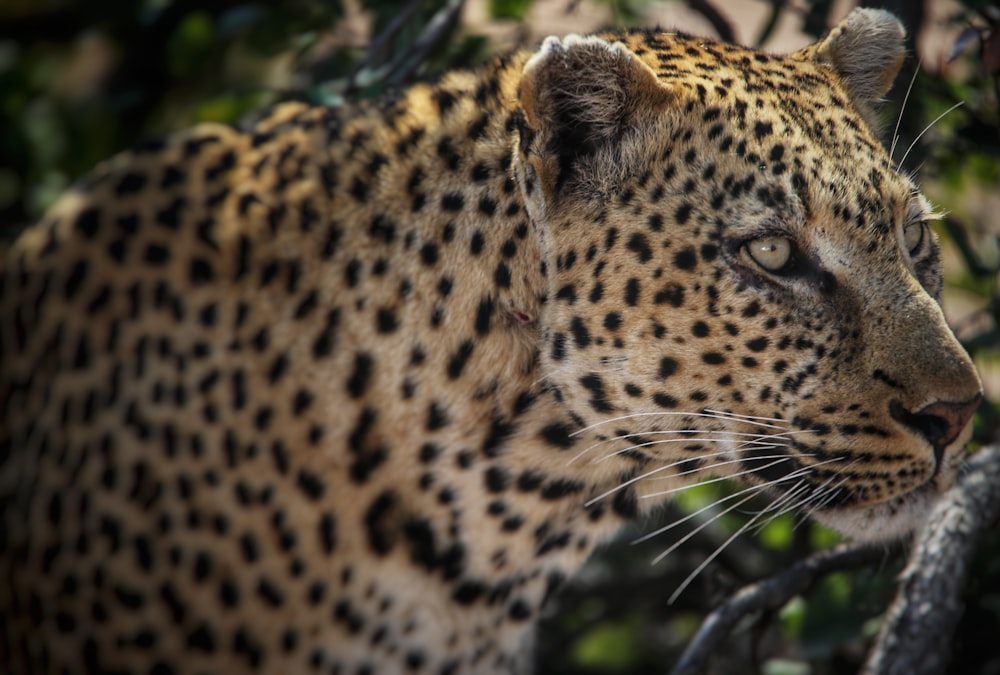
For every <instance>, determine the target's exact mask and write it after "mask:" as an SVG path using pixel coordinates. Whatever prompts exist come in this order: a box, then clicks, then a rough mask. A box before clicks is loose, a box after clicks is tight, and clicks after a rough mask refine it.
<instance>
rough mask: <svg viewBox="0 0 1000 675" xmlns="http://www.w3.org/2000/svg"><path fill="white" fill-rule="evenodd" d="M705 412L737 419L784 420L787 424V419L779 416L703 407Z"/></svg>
mask: <svg viewBox="0 0 1000 675" xmlns="http://www.w3.org/2000/svg"><path fill="white" fill-rule="evenodd" d="M705 412H706V413H711V414H713V415H724V416H726V417H729V418H732V419H737V420H762V421H764V422H784V423H785V424H788V420H784V419H781V418H780V417H761V416H759V415H742V414H740V413H734V412H729V411H727V410H714V409H712V408H705Z"/></svg>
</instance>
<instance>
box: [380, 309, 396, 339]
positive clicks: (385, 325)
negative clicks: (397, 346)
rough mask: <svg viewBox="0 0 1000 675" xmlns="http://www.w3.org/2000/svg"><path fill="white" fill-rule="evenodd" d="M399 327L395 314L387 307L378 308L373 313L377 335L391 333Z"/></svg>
mask: <svg viewBox="0 0 1000 675" xmlns="http://www.w3.org/2000/svg"><path fill="white" fill-rule="evenodd" d="M398 327H399V320H398V319H397V318H396V313H395V312H393V311H392V309H390V308H388V307H379V309H378V311H377V312H376V313H375V328H376V330H378V332H379V333H391V332H393V331H395V330H396V329H397V328H398Z"/></svg>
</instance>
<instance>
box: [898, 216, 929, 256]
mask: <svg viewBox="0 0 1000 675" xmlns="http://www.w3.org/2000/svg"><path fill="white" fill-rule="evenodd" d="M926 229H927V223H926V221H918V222H915V223H910V224H909V225H907V226H906V227H904V228H903V244H904V245H905V246H906V250H907V251H908V252H909V254H910V256H911V257H912V256H915V255H916V254H918V253H920V249H921V247H922V246H923V245H924V236H925V234H924V233H925V230H926Z"/></svg>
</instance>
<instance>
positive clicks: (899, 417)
mask: <svg viewBox="0 0 1000 675" xmlns="http://www.w3.org/2000/svg"><path fill="white" fill-rule="evenodd" d="M982 398H983V395H982V393H977V394H976V395H975V396H973V397H972V398H970V399H968V400H965V401H961V402H957V403H956V402H953V401H936V402H935V403H931V404H929V405H926V406H924V407H923V408H921V409H920V410H918V411H916V412H909V411H908V410H906V409H905V408H903V406H902V404H900V403H899V402H898V401H892V402H891V403H890V404H889V411H890V413H891V414H892V416H893V418H894V419H895V420H896V421H898V422H901V423H903V424H905V425H906V426H908V427H910V428H911V429H913V430H914V431H916V432H918V433H919V434H920V435H921V436H923V437H924V438H925V439H927V442H928V443H930V444H931V446H932V447H933V448H934V455H935V457H937V459H938V463H940V461H941V454H942V453H943V452H944V449H945V448H946V447H948V446H949V445H951V443H952V442H954V440H955V439H956V438H958V435H959V434H961V433H962V430H963V429H965V425H967V424H968V423H969V420H970V419H972V414H973V413H974V412H976V408H977V407H978V406H979V401H981V400H982Z"/></svg>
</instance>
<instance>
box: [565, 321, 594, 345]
mask: <svg viewBox="0 0 1000 675" xmlns="http://www.w3.org/2000/svg"><path fill="white" fill-rule="evenodd" d="M569 329H570V332H571V333H572V334H573V341H574V342H576V345H577V347H580V348H581V349H582V348H584V347H586V346H588V345H589V344H590V331H589V330H587V325H586V324H585V323H583V319H581V318H580V317H578V316H574V317H573V319H572V320H571V321H570V324H569Z"/></svg>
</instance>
